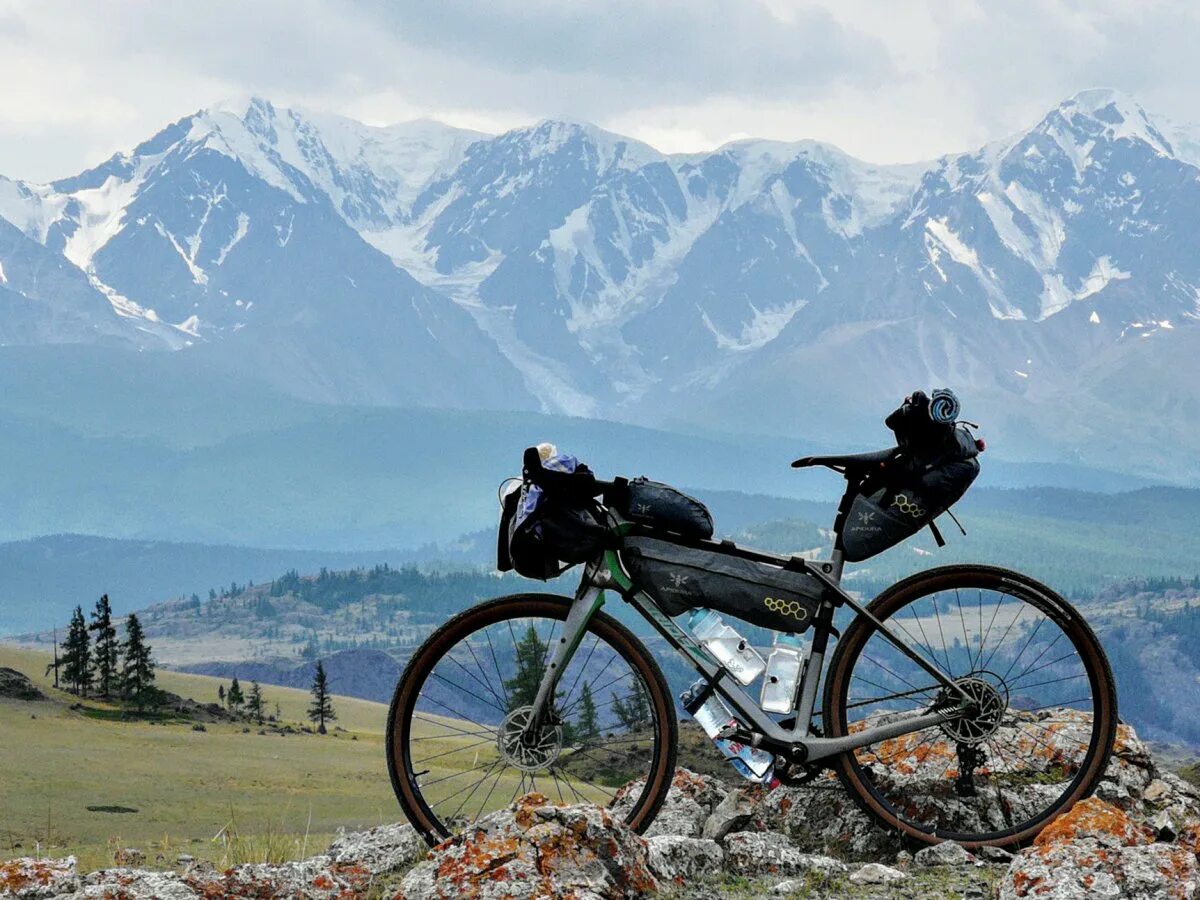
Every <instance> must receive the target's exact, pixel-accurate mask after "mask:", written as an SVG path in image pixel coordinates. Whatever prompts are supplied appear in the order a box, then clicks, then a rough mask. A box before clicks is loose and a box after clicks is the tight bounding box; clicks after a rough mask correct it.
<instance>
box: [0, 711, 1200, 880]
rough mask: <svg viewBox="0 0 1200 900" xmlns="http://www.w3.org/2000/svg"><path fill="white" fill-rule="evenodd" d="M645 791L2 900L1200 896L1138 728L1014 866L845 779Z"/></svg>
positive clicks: (40, 867)
mask: <svg viewBox="0 0 1200 900" xmlns="http://www.w3.org/2000/svg"><path fill="white" fill-rule="evenodd" d="M632 796H636V786H630V788H629V789H627V790H625V791H624V792H622V794H621V795H620V796H619V797H618V800H617V803H616V805H615V806H614V809H613V810H612V811H605V810H602V809H598V808H596V807H595V806H591V805H588V804H580V805H574V806H556V805H554V804H553V803H551V802H550V801H549V800H548V799H547V798H545V797H543V796H541V795H537V794H530V795H527V796H525V797H523V798H521V799H520V800H518V801H517V802H516V803H514V804H513V805H511V806H510V807H508V808H506V809H501V810H499V811H497V812H495V813H492V814H490V815H489V816H487V817H485V818H484V819H482V820H480V822H478V823H477V825H476V827H474V828H472V829H471V830H469V831H468V832H465V833H463V834H461V835H459V836H457V837H455V838H452V839H450V840H448V841H445V842H444V843H442V844H441V845H439V846H438V847H437V848H435V849H434V850H433V851H432V852H430V851H429V850H428V849H427V847H426V845H425V843H424V841H423V840H422V839H421V838H420V836H419V835H417V834H416V833H415V832H414V831H413V829H412V828H411V827H410V826H408V825H385V826H381V827H379V828H375V829H371V830H370V831H365V832H360V833H356V834H346V835H341V836H339V838H338V839H337V840H335V841H334V842H333V844H332V845H331V846H330V848H329V849H328V850H327V851H326V852H325V853H323V854H321V855H320V856H317V857H313V858H311V859H307V860H303V861H300V862H292V863H287V864H284V865H274V866H266V865H249V866H239V867H237V868H233V869H229V870H226V871H217V870H215V869H214V868H213V867H212V866H211V865H209V864H207V863H203V862H200V863H198V862H196V861H195V860H192V859H191V858H190V857H189V858H184V859H181V861H180V862H181V870H180V871H176V872H153V871H146V870H144V869H139V868H136V867H133V866H132V865H128V864H127V865H123V866H120V867H118V868H113V869H107V870H104V871H100V872H93V873H90V874H85V875H81V874H80V873H78V872H77V871H76V867H75V861H74V860H73V859H67V860H31V859H23V860H14V861H11V862H9V863H4V864H0V897H3V898H10V897H12V898H70V900H91V898H118V897H119V898H122V900H150V898H154V900H197V898H204V900H209V898H217V897H238V898H256V900H266V898H281V900H282V898H292V897H305V898H315V900H324V898H351V897H373V898H375V897H378V898H393V897H396V898H409V900H433V898H455V900H458V898H483V900H493V898H497V900H498V898H517V897H521V898H525V897H532V898H558V897H573V898H576V900H627V898H633V897H640V896H646V895H651V894H655V895H659V896H665V897H688V898H693V897H695V898H712V900H716V898H720V897H724V896H729V895H731V894H735V895H737V896H744V897H772V896H791V895H796V896H821V897H851V898H857V900H864V898H872V897H879V898H883V897H911V898H916V897H925V896H961V897H968V898H985V897H986V898H992V897H999V898H1001V900H1017V898H1038V900H1043V898H1044V900H1056V898H1058V900H1077V898H1078V900H1082V898H1092V897H1103V898H1122V897H1128V898H1139V900H1141V898H1146V900H1149V898H1165V900H1175V898H1180V900H1187V898H1200V858H1198V854H1200V791H1197V790H1196V789H1195V788H1193V787H1192V786H1191V785H1189V784H1187V783H1186V782H1184V781H1182V780H1181V779H1179V778H1177V777H1176V776H1174V775H1171V774H1169V773H1166V772H1163V771H1161V770H1159V769H1158V767H1157V766H1156V765H1155V762H1154V760H1153V759H1152V758H1151V756H1150V754H1149V753H1148V752H1147V750H1146V747H1145V746H1144V745H1143V744H1142V742H1141V741H1140V740H1138V738H1137V735H1135V734H1134V733H1133V732H1132V730H1130V729H1128V728H1126V727H1124V726H1122V728H1121V732H1120V738H1119V741H1118V745H1117V752H1116V754H1115V755H1114V758H1113V761H1112V763H1111V765H1110V766H1109V768H1108V771H1107V773H1106V775H1105V778H1104V781H1103V783H1102V785H1101V786H1100V789H1099V790H1098V791H1097V793H1096V796H1094V797H1092V798H1090V799H1088V800H1085V801H1083V802H1082V803H1079V804H1077V805H1076V806H1075V808H1074V809H1072V810H1071V811H1069V812H1068V813H1067V814H1066V815H1064V816H1062V817H1060V818H1059V819H1058V820H1057V821H1055V822H1054V823H1053V824H1052V825H1051V826H1050V827H1048V828H1047V829H1045V831H1043V832H1042V834H1041V836H1040V837H1039V838H1038V839H1037V841H1036V842H1035V843H1034V844H1033V845H1032V846H1030V847H1028V848H1026V849H1024V850H1023V851H1021V852H1019V853H1017V854H1015V855H1013V854H1011V853H1008V852H1005V851H1002V850H996V849H993V848H981V849H979V850H977V851H974V852H968V851H967V850H965V849H964V848H963V847H961V846H959V845H957V844H954V843H946V844H940V845H937V846H935V847H930V848H925V849H919V850H917V851H916V852H915V853H911V852H909V849H906V848H903V847H901V845H900V843H899V841H898V839H897V838H896V837H895V836H893V835H889V834H887V833H885V832H883V831H882V830H881V829H879V828H878V826H876V825H875V824H874V822H872V821H871V820H869V819H868V818H867V817H866V816H865V815H863V814H862V813H861V812H860V811H858V809H857V807H856V806H855V805H854V804H853V802H852V801H851V800H850V798H849V797H847V796H846V795H845V794H844V793H843V792H842V791H841V789H840V787H839V786H838V784H837V782H836V780H834V779H832V778H818V779H817V780H816V781H814V782H813V783H811V784H808V785H803V786H796V787H780V788H776V789H775V790H773V791H764V790H763V789H762V788H760V787H753V786H744V785H730V784H726V783H723V782H721V781H720V780H719V779H716V778H713V777H711V776H706V775H699V774H696V773H694V772H690V771H688V770H686V769H680V770H679V771H678V772H677V773H676V776H675V778H674V780H673V782H672V786H671V790H670V793H669V795H668V797H667V800H666V803H665V804H664V807H663V813H662V815H661V816H660V817H659V819H658V821H657V822H656V824H655V826H654V827H652V828H651V829H649V830H648V832H647V834H646V835H645V836H639V835H637V834H634V833H633V832H632V831H630V829H628V828H627V827H625V826H624V825H623V824H621V819H622V817H623V815H622V811H623V809H624V804H627V803H630V802H632V801H631V799H630V798H631V797H632ZM133 859H135V857H130V858H129V859H127V860H126V862H127V863H128V862H131V861H132V860H133Z"/></svg>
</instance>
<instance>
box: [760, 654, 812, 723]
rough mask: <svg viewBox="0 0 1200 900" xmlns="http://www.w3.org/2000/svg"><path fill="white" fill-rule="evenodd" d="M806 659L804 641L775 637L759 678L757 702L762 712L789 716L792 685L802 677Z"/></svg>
mask: <svg viewBox="0 0 1200 900" xmlns="http://www.w3.org/2000/svg"><path fill="white" fill-rule="evenodd" d="M806 657H807V654H806V653H805V647H804V642H803V641H802V640H800V638H798V637H796V635H794V634H780V635H776V637H775V646H774V648H773V649H772V650H771V655H770V656H769V657H767V673H766V675H765V676H764V677H763V685H762V696H761V698H760V703H761V705H762V708H763V710H764V711H765V712H772V713H790V712H791V711H792V709H793V707H795V705H796V686H797V685H798V684H800V678H801V677H802V676H803V674H804V666H805V661H806Z"/></svg>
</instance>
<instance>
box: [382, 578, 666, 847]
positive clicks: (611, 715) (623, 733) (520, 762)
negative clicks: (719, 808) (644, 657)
mask: <svg viewBox="0 0 1200 900" xmlns="http://www.w3.org/2000/svg"><path fill="white" fill-rule="evenodd" d="M537 602H541V603H542V604H543V605H544V604H545V601H534V602H533V604H532V605H533V606H535V607H536V605H537ZM513 606H514V611H515V610H518V609H520V608H521V606H522V603H514V604H513ZM563 613H564V615H565V613H566V609H565V608H563ZM605 627H606V628H608V629H609V631H608V632H607V633H606V632H604V631H599V630H596V628H595V624H594V623H593V624H589V626H588V631H587V632H586V634H585V636H584V638H583V639H581V640H580V641H579V643H578V645H577V647H576V652H574V653H573V654H572V655H571V656H570V657H569V658H568V659H567V660H566V662H565V664H564V666H563V671H562V672H561V673H559V675H560V677H559V679H558V686H557V688H556V690H555V692H554V696H553V697H552V698H551V703H552V704H553V705H552V707H551V708H550V712H551V713H552V714H551V715H550V716H549V717H547V718H546V720H545V721H540V720H538V721H535V720H534V719H533V718H532V709H531V706H530V703H531V700H532V697H533V695H534V693H535V691H536V689H537V688H538V687H539V686H540V684H541V680H542V678H543V677H544V675H545V672H546V671H547V669H548V667H549V661H550V660H552V659H553V658H554V656H555V654H557V653H558V652H559V650H560V649H561V648H562V646H563V639H564V638H565V632H564V619H563V618H562V617H555V616H544V615H539V614H532V615H521V614H520V613H517V614H515V615H510V616H500V617H496V618H494V619H491V620H490V621H487V622H485V623H484V624H482V625H480V626H479V627H477V628H474V629H472V628H471V627H469V626H464V628H463V631H462V633H461V634H460V635H459V636H458V638H457V640H446V639H442V643H441V644H440V645H438V646H440V647H441V649H440V650H438V651H436V653H435V655H434V656H433V657H432V658H431V659H430V660H427V661H423V662H422V665H421V666H420V667H419V677H420V678H421V681H420V682H419V684H418V685H417V686H416V687H415V688H414V690H415V699H413V700H412V701H411V704H412V706H411V708H410V711H409V712H408V714H407V715H408V717H409V718H408V719H407V720H406V721H407V722H408V723H409V724H408V726H406V727H407V731H406V732H405V733H406V735H407V737H406V738H405V741H406V743H405V747H406V750H405V752H404V754H403V756H402V757H400V761H401V762H402V763H403V765H404V766H406V767H407V771H408V777H409V779H410V783H411V784H413V786H414V788H415V790H416V791H417V793H418V795H419V796H421V797H423V798H424V801H425V805H424V807H422V808H423V809H424V810H425V812H424V813H423V815H424V816H425V818H426V819H428V818H429V816H431V815H432V816H433V817H434V819H435V821H436V822H437V823H438V825H437V828H438V830H440V831H441V832H442V833H444V834H450V833H453V832H455V831H457V830H459V829H461V828H465V827H469V826H470V825H471V823H472V822H475V821H478V819H479V818H480V817H481V816H484V815H486V814H487V813H488V812H490V811H491V810H494V809H496V808H497V807H498V806H500V805H502V804H503V803H504V802H505V801H506V794H507V795H508V797H507V802H508V803H510V804H511V803H512V802H514V801H516V800H517V798H518V797H520V796H521V795H522V794H527V793H529V792H531V791H532V792H535V793H537V792H540V793H544V794H548V795H550V796H551V797H553V798H554V801H555V802H556V803H571V802H584V801H596V802H602V803H611V802H612V801H613V798H614V796H615V794H616V792H617V787H616V786H613V787H604V786H602V785H601V784H600V783H599V782H601V781H602V782H606V783H608V782H610V781H611V783H612V784H613V785H621V784H625V783H629V782H635V781H638V780H639V779H640V780H641V782H642V783H643V784H644V785H645V787H643V788H642V790H643V791H649V790H652V788H651V785H662V784H664V783H665V782H664V780H663V779H662V778H659V777H652V776H655V772H656V768H655V767H656V766H661V765H662V764H663V761H664V760H665V759H667V758H669V757H667V756H664V754H663V753H661V752H659V750H660V749H661V743H660V742H661V740H662V735H661V732H660V731H659V729H658V728H657V727H656V726H657V723H658V722H659V721H660V717H661V716H662V715H663V702H664V700H663V693H662V689H661V688H659V687H658V686H657V685H654V686H652V685H651V684H650V683H649V680H648V679H645V678H643V676H642V674H641V672H642V671H643V670H644V666H642V664H641V663H640V662H638V661H637V657H636V656H634V655H632V653H633V652H636V650H637V645H636V644H634V645H633V647H632V648H631V650H625V649H624V648H623V647H622V645H621V644H617V643H615V642H613V640H612V638H611V637H609V635H610V634H611V633H612V632H611V629H612V627H613V626H611V625H609V626H605ZM481 632H482V633H481ZM493 632H495V633H494V634H493ZM505 632H507V634H508V638H507V639H506V638H504V637H503V635H504V633H505ZM464 644H465V646H463V645H464ZM618 648H621V649H620V651H619V652H618ZM421 652H422V650H418V653H421ZM424 652H427V653H428V652H429V651H424ZM437 654H440V655H437ZM426 663H427V664H426ZM635 663H637V664H635ZM411 668H413V667H412V666H411V665H410V669H411ZM572 668H574V671H572ZM398 696H399V694H398ZM585 700H587V701H588V702H587V703H585V702H584V701H585ZM668 702H669V701H668ZM627 710H628V711H627ZM472 712H474V713H475V714H476V715H477V716H483V717H485V718H489V719H490V718H492V715H493V713H494V714H495V719H496V721H497V724H495V725H481V724H479V723H478V722H475V721H472V720H471V718H470V714H471V713H472ZM671 712H672V713H673V712H674V709H673V706H672V707H671ZM414 730H415V733H414ZM392 740H393V738H392V732H391V731H389V737H388V741H389V743H390V742H392ZM432 740H437V741H438V742H439V743H437V744H430V743H429V741H432ZM422 751H423V752H422ZM572 759H574V760H575V763H574V764H571V763H570V760H572ZM564 763H567V764H568V765H570V771H568V770H567V769H565V768H563V764H564ZM597 772H602V773H604V774H603V776H602V777H601V776H598V775H596V774H594V773H597ZM596 778H598V779H599V781H596V780H593V779H596ZM654 789H657V788H654ZM631 799H632V800H634V801H637V802H642V801H639V800H638V798H637V796H636V795H635V796H633V797H631ZM401 802H402V803H405V805H406V809H411V806H410V805H409V802H408V800H407V799H406V798H405V797H403V796H402V797H401ZM634 808H636V806H635V807H634Z"/></svg>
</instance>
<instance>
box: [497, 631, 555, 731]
mask: <svg viewBox="0 0 1200 900" xmlns="http://www.w3.org/2000/svg"><path fill="white" fill-rule="evenodd" d="M548 646H549V645H548V644H546V642H545V641H543V640H542V639H541V638H540V637H538V633H537V630H536V629H535V628H534V627H533V625H530V626H529V628H528V629H526V631H525V634H524V636H523V637H522V638H521V640H520V641H518V642H517V645H516V647H515V648H514V649H515V651H516V655H517V672H516V674H515V675H514V676H513V677H512V678H511V679H509V680H508V681H506V682H504V687H505V688H506V689H507V690H508V708H509V710H510V711H511V710H514V709H517V708H519V707H522V706H531V705H532V704H533V701H534V700H536V699H537V692H538V688H540V687H541V685H542V676H543V675H544V674H545V672H546V649H547V647H548Z"/></svg>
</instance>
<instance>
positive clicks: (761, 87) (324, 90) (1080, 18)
mask: <svg viewBox="0 0 1200 900" xmlns="http://www.w3.org/2000/svg"><path fill="white" fill-rule="evenodd" d="M1196 46H1200V4H1196V3H1194V2H1190V0H1137V2H1116V0H1078V2H1055V0H1002V2H992V0H954V2H952V3H945V2H927V0H886V2H867V0H818V2H801V0H605V2H597V0H486V2H480V0H437V2H434V3H430V2H429V0H353V2H350V0H205V2H203V3H177V2H162V0H152V2H151V0H107V2H104V3H96V2H94V0H0V84H3V85H5V87H4V88H3V90H0V174H3V175H7V176H9V177H12V178H23V179H27V180H34V181H39V180H48V179H52V178H56V177H62V176H66V175H69V174H74V173H76V172H78V171H80V170H81V169H83V168H85V167H86V166H89V165H94V164H96V163H98V162H100V161H102V160H103V159H106V158H107V157H108V156H110V155H111V154H112V153H114V152H116V151H118V150H124V149H129V148H131V147H132V146H134V145H135V144H137V143H138V142H139V141H141V140H143V139H145V138H147V137H149V136H150V135H151V134H153V133H154V132H156V131H157V130H158V129H160V128H161V127H162V126H163V125H165V124H166V123H168V122H171V121H174V120H176V119H179V118H181V117H182V116H184V115H187V114H188V113H190V112H193V111H195V110H197V109H201V108H204V107H207V106H211V105H213V104H215V103H218V102H221V101H223V100H226V99H229V98H242V97H246V96H249V95H257V96H263V97H266V98H268V99H270V100H271V101H272V102H274V103H275V104H276V105H279V106H289V105H295V106H302V107H306V108H309V109H318V110H325V111H329V112H335V113H341V114H343V115H348V116H351V117H354V118H357V119H360V120H362V121H365V122H368V123H371V124H379V125H382V124H388V123H391V122H398V121H404V120H408V119H413V118H419V117H432V118H436V119H440V120H442V121H445V122H448V123H450V124H454V125H459V126H464V127H470V128H476V129H479V130H481V131H488V132H499V131H503V130H506V129H508V128H513V127H517V126H521V125H527V124H530V123H532V122H535V121H537V120H539V119H542V118H553V117H568V118H572V119H581V120H586V121H590V122H594V123H596V124H598V125H600V126H602V127H604V128H608V129H610V130H612V131H616V132H619V133H622V134H626V135H630V136H632V137H636V138H639V139H641V140H643V141H646V142H647V143H650V144H652V145H654V146H656V147H658V148H659V149H660V150H663V151H666V152H677V151H690V150H704V149H709V148H712V147H715V146H719V145H720V144H722V143H725V142H726V141H729V140H733V139H737V138H744V137H765V138H775V139H781V140H799V139H802V138H813V139H817V140H822V141H828V142H830V143H833V144H836V145H837V146H839V147H841V148H842V149H843V150H845V151H847V152H848V153H851V154H853V155H855V156H858V157H860V158H862V159H866V160H870V161H873V162H911V161H917V160H924V159H930V158H933V157H936V156H939V155H941V154H943V153H950V152H956V151H961V150H966V149H972V148H975V147H978V146H979V145H981V144H983V143H985V142H987V141H989V140H993V139H997V138H1001V137H1004V136H1006V135H1008V134H1011V133H1013V132H1014V131H1017V130H1019V129H1021V128H1024V127H1027V126H1029V125H1031V124H1033V123H1035V122H1036V121H1037V120H1038V119H1039V118H1040V117H1041V115H1042V114H1044V112H1045V111H1046V110H1048V109H1049V108H1051V107H1053V106H1054V105H1055V104H1057V103H1059V102H1060V101H1062V100H1063V99H1065V98H1066V97H1069V96H1070V95H1072V94H1074V93H1075V92H1076V91H1079V90H1082V89H1085V88H1090V87H1112V88H1117V89H1120V90H1123V91H1126V92H1128V93H1130V94H1132V95H1133V96H1134V97H1135V98H1137V99H1138V100H1139V101H1140V102H1141V103H1142V104H1143V105H1144V106H1145V107H1146V108H1147V109H1148V110H1149V111H1150V112H1151V113H1153V114H1160V115H1164V116H1167V117H1170V118H1173V119H1175V120H1177V121H1181V122H1200V90H1198V89H1197V88H1198V87H1200V85H1198V83H1197V82H1198V81H1200V79H1198V77H1197V75H1196V74H1195V71H1196V66H1195V61H1194V55H1195V50H1194V48H1195V47H1196Z"/></svg>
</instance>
